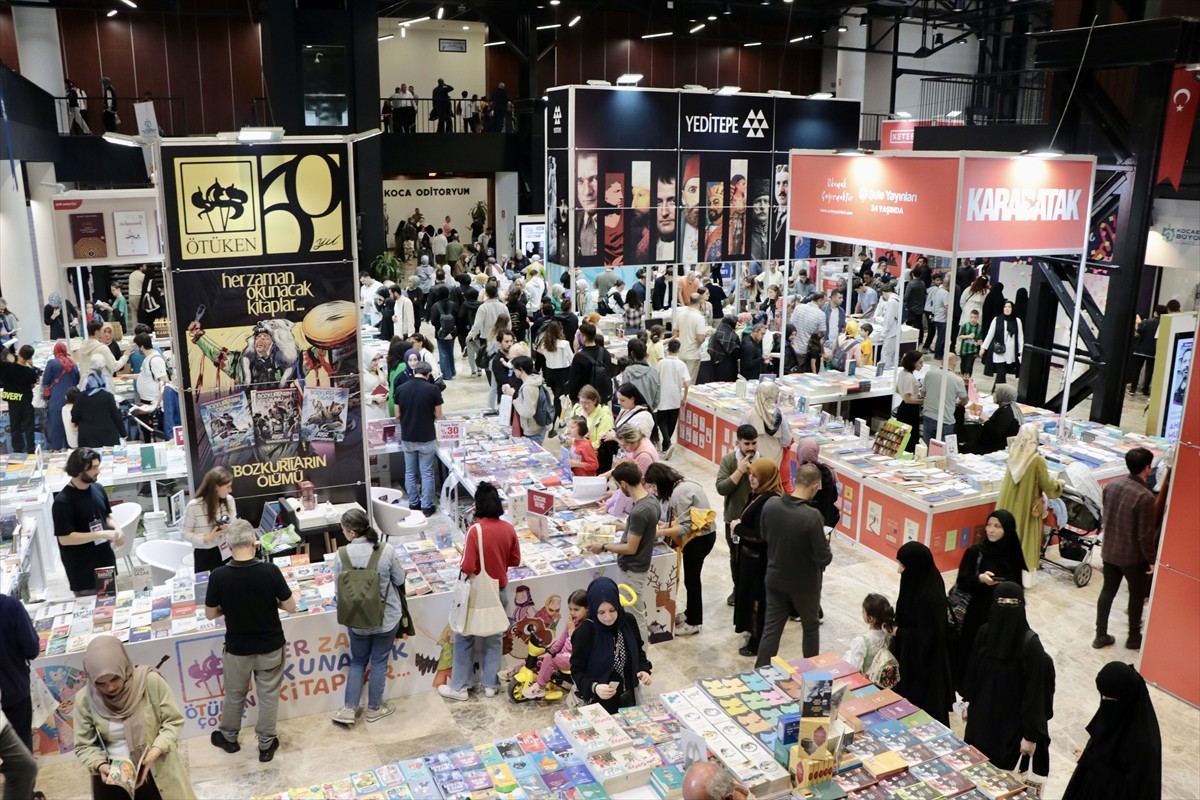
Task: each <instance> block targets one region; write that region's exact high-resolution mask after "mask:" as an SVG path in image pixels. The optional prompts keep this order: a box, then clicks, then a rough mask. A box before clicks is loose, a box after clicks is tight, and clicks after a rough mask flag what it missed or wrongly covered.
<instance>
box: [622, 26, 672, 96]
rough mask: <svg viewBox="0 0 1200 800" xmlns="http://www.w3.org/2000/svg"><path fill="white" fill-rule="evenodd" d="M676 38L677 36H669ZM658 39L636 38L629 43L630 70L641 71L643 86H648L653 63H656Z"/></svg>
mask: <svg viewBox="0 0 1200 800" xmlns="http://www.w3.org/2000/svg"><path fill="white" fill-rule="evenodd" d="M668 38H672V39H673V38H675V37H673V36H672V37H668ZM658 41H659V40H658V39H636V40H632V41H630V43H629V48H628V52H629V71H630V72H640V73H641V74H642V83H641V85H643V86H648V85H649V84H648V83H646V79H647V78H649V77H650V73H651V72H652V69H651V65H652V64H653V63H654V48H655V43H656V42H658Z"/></svg>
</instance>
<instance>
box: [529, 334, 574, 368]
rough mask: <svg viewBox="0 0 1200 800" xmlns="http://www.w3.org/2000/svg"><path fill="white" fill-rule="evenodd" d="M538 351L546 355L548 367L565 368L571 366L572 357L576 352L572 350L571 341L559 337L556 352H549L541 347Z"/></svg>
mask: <svg viewBox="0 0 1200 800" xmlns="http://www.w3.org/2000/svg"><path fill="white" fill-rule="evenodd" d="M538 352H539V353H541V354H542V355H544V356H545V357H546V369H563V368H565V367H569V366H571V359H572V358H574V357H575V354H574V353H573V352H571V343H570V342H568V341H567V340H566V339H559V340H558V346H557V347H556V348H555V349H554V352H552V353H551V352H547V351H546V350H545V349H543V348H541V347H539V348H538Z"/></svg>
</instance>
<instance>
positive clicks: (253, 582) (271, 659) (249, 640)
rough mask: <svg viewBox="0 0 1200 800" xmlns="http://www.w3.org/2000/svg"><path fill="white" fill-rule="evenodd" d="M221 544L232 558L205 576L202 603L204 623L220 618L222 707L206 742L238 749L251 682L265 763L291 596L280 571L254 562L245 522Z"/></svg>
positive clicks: (273, 739)
mask: <svg viewBox="0 0 1200 800" xmlns="http://www.w3.org/2000/svg"><path fill="white" fill-rule="evenodd" d="M225 541H226V542H228V544H229V548H230V549H231V550H232V551H233V558H232V559H230V560H229V561H228V562H227V563H226V564H224V565H223V566H220V567H217V568H216V569H214V570H213V571H212V572H211V573H210V574H209V578H208V594H207V595H206V596H205V598H204V615H205V616H206V617H208V618H209V619H216V618H217V617H220V616H224V617H225V656H224V673H225V678H224V683H225V702H224V705H223V707H222V708H221V723H220V726H219V727H218V728H217V730H215V731H213V732H212V736H211V737H210V741H211V742H212V743H213V745H214V746H215V747H219V748H221V749H222V750H224V751H225V752H226V753H236V752H238V751H239V750H241V749H242V748H241V745H239V744H238V740H237V739H238V734H239V733H240V732H241V730H242V712H244V711H245V709H246V694H247V692H248V691H249V688H250V680H251V678H253V679H254V688H255V690H256V703H257V706H258V722H256V723H255V725H254V733H255V734H256V735H257V737H258V760H259V761H262V762H267V761H270V760H271V759H273V758H274V757H275V751H276V750H278V749H279V737H278V736H276V735H275V718H276V716H277V714H278V711H279V687H280V686H282V685H283V646H284V638H283V625H282V624H281V623H280V621H279V610H280V609H282V610H284V611H286V612H288V613H289V614H291V613H294V612H295V611H296V595H295V594H294V593H293V592H292V590H291V588H290V587H288V585H287V581H286V580H284V578H283V573H282V572H280V571H279V567H277V566H275V565H274V564H271V563H269V562H266V561H259V560H258V558H256V553H255V551H256V549H257V545H258V541H257V538H256V537H255V534H254V526H252V525H251V524H250V523H249V522H247V521H246V520H244V519H235V520H234V521H233V522H231V523H230V524H229V527H228V528H227V529H226V530H225Z"/></svg>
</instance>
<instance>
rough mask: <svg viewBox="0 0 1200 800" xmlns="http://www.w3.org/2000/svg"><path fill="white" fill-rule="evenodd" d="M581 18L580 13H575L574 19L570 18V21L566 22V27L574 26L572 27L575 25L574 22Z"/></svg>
mask: <svg viewBox="0 0 1200 800" xmlns="http://www.w3.org/2000/svg"><path fill="white" fill-rule="evenodd" d="M581 19H583V16H582V15H580V14H576V15H575V17H574V19H572V20H571V21H570V22H568V23H567V27H568V28H574V27H575V23H577V22H579V20H581Z"/></svg>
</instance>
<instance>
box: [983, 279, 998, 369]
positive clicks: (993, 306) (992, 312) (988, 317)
mask: <svg viewBox="0 0 1200 800" xmlns="http://www.w3.org/2000/svg"><path fill="white" fill-rule="evenodd" d="M1003 313H1004V284H1003V283H993V284H992V288H991V289H989V290H988V293H987V297H985V298H983V313H982V315H981V317H982V318H981V319H980V323H982V324H981V325H980V327H979V330H980V331H982V332H983V333H987V331H988V330H989V329H990V327H991V324H992V320H994V319H995V318H996V317H998V316H1000V315H1001V314H1003ZM982 361H983V374H984V375H991V374H992V365H991V363H990V362H989V361H988V359H986V358H984V359H982Z"/></svg>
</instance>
